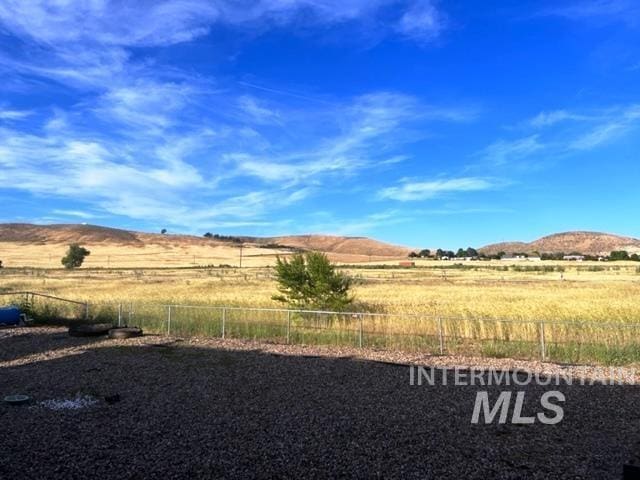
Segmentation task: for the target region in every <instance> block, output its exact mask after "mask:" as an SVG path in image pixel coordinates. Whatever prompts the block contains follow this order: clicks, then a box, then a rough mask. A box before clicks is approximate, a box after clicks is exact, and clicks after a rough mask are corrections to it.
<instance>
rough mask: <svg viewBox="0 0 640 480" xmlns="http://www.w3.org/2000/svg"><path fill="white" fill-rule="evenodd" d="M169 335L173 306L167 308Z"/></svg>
mask: <svg viewBox="0 0 640 480" xmlns="http://www.w3.org/2000/svg"><path fill="white" fill-rule="evenodd" d="M167 335H171V305H169V306H168V308H167Z"/></svg>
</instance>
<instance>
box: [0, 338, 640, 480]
mask: <svg viewBox="0 0 640 480" xmlns="http://www.w3.org/2000/svg"><path fill="white" fill-rule="evenodd" d="M401 357H402V356H401V355H400V354H384V353H380V352H374V351H361V350H349V349H330V348H312V347H300V346H297V347H294V346H292V347H287V346H274V345H261V344H256V343H251V342H239V341H232V340H229V341H216V340H208V341H197V340H192V341H177V340H176V339H170V338H166V337H153V336H145V337H142V338H138V339H131V340H91V339H78V338H70V337H68V336H67V335H66V333H65V331H64V330H61V329H55V328H29V329H12V330H0V396H2V397H4V396H5V395H9V394H13V393H24V394H27V395H30V396H31V397H32V401H31V403H30V404H29V405H24V406H9V405H7V404H4V403H2V404H0V449H1V451H0V478H2V479H5V478H6V479H9V478H30V479H65V480H67V479H86V478H100V479H140V478H158V479H163V480H166V479H174V478H176V479H178V478H185V479H194V478H265V479H266V478H337V477H349V478H376V477H378V478H438V479H440V478H452V479H474V478H483V479H491V478H513V479H515V478H571V479H577V478H585V479H586V478H589V479H591V478H621V473H622V465H623V464H624V463H625V462H627V461H628V460H629V459H631V458H633V454H634V452H636V451H638V441H639V440H640V428H639V426H640V408H638V406H639V405H640V387H639V386H633V385H625V386H621V385H615V386H611V385H575V384H574V385H572V386H568V385H564V384H563V385H561V386H559V387H557V386H539V385H526V386H499V387H498V386H495V385H494V386H486V387H479V386H477V385H476V386H452V385H451V383H453V373H449V374H447V379H448V380H449V382H448V383H449V385H446V386H444V385H442V382H441V381H440V382H437V383H436V385H434V386H427V385H422V386H417V385H414V386H411V385H409V367H407V366H398V365H391V364H388V363H382V362H380V361H372V360H370V359H376V360H382V361H409V362H412V363H417V364H422V365H429V364H437V365H439V366H453V365H465V366H467V365H468V364H469V360H468V359H464V360H463V359H461V360H456V359H454V358H451V357H438V358H436V357H432V358H430V357H422V358H420V357H419V356H418V357H416V356H413V357H408V358H401ZM367 358H369V360H368V359H367ZM475 362H476V363H481V362H482V361H481V360H477V361H475ZM486 362H487V365H488V366H500V367H504V368H512V367H513V366H510V365H509V361H507V360H500V361H495V362H494V363H491V362H488V361H486ZM480 366H482V365H480ZM516 366H518V367H520V368H523V365H521V364H517V365H516ZM524 367H526V365H524ZM531 368H532V369H536V368H538V369H540V368H542V369H543V370H544V369H549V368H551V369H553V368H559V367H555V366H549V365H546V366H540V365H531ZM478 390H487V391H488V392H489V396H490V397H491V398H496V397H497V395H498V394H499V392H500V391H502V390H513V391H516V390H518V391H524V392H526V393H525V399H526V400H525V413H527V414H531V415H534V414H535V412H536V411H540V410H541V408H540V397H541V395H542V394H543V393H544V392H546V391H547V390H560V391H562V393H563V394H564V395H565V398H566V400H565V402H564V403H563V408H564V419H563V421H562V422H560V423H558V424H556V425H544V424H541V423H539V422H536V423H534V424H532V425H513V424H510V423H507V424H504V425H498V424H496V422H494V423H492V424H488V425H486V424H484V423H480V424H472V423H471V416H472V411H473V408H474V402H475V399H476V393H477V392H478ZM514 395H515V394H514ZM74 407H78V408H74Z"/></svg>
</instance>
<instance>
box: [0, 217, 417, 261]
mask: <svg viewBox="0 0 640 480" xmlns="http://www.w3.org/2000/svg"><path fill="white" fill-rule="evenodd" d="M233 239H239V240H241V241H242V242H244V243H248V244H254V245H256V246H262V245H274V244H275V245H279V246H282V247H290V248H296V249H304V250H318V251H322V252H326V253H336V254H348V255H362V256H367V255H369V256H371V255H373V256H388V257H401V256H405V255H407V254H408V253H409V252H410V251H411V250H410V249H409V248H407V247H403V246H398V245H392V244H389V243H385V242H381V241H378V240H374V239H371V238H367V237H347V236H337V235H315V234H314V235H311V234H309V235H287V236H276V237H251V236H228V237H226V239H225V238H224V237H223V238H218V239H216V238H206V237H199V236H195V235H183V234H170V233H167V234H160V233H146V232H136V231H132V230H123V229H118V228H112V227H103V226H100V225H88V224H50V225H36V224H29V223H4V224H0V243H2V242H11V243H17V244H24V245H47V244H56V245H57V244H60V245H66V244H69V243H81V244H86V245H96V244H97V245H114V246H131V247H143V246H145V245H165V246H172V247H187V246H216V245H230V244H233Z"/></svg>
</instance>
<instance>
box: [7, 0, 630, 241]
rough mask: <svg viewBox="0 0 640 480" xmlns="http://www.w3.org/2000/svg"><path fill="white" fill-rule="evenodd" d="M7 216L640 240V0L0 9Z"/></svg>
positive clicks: (17, 3)
mask: <svg viewBox="0 0 640 480" xmlns="http://www.w3.org/2000/svg"><path fill="white" fill-rule="evenodd" d="M0 78H1V79H2V81H1V82H0V180H1V182H0V220H1V221H19V222H39V223H79V222H87V223H95V224H102V225H109V226H116V227H123V228H130V229H138V230H147V231H157V230H159V229H161V228H167V229H168V230H169V231H170V232H186V233H196V234H202V233H204V232H206V231H211V232H217V233H226V234H228V233H235V234H250V235H277V234H302V233H330V234H340V235H343V234H344V235H366V236H372V237H376V238H379V239H382V240H386V241H390V242H395V243H401V244H406V245H411V246H421V247H422V246H424V247H438V246H442V247H448V248H455V247H458V246H467V245H473V246H481V245H484V244H487V243H491V242H495V241H502V240H516V239H517V240H533V239H535V238H537V237H539V236H542V235H545V234H548V233H553V232H557V231H564V230H576V229H580V230H599V231H609V232H613V233H620V234H625V235H631V236H636V237H640V223H638V221H637V215H638V207H639V204H640V202H639V200H640V195H639V194H638V178H639V175H638V174H639V173H640V167H639V166H638V163H639V162H638V160H639V153H638V152H640V137H639V136H638V132H639V131H640V128H639V127H640V95H639V94H640V2H637V1H636V0H595V1H588V0H587V1H566V2H560V1H552V2H547V3H545V2H541V1H532V2H526V1H500V2H498V1H487V2H478V1H472V0H469V1H456V2H453V1H452V2H445V1H439V2H437V1H429V0H403V1H394V0H342V1H338V0H318V1H312V0H261V1H255V2H248V1H236V2H231V1H204V0H173V1H169V0H164V1H161V0H157V1H153V2H152V1H140V2H125V1H107V0H93V1H90V0H86V1H82V2H81V1H73V0H57V1H53V0H51V1H48V2H46V1H37V0H31V1H22V0H4V1H3V2H2V3H0Z"/></svg>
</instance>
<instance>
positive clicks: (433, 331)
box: [1, 292, 640, 364]
mask: <svg viewBox="0 0 640 480" xmlns="http://www.w3.org/2000/svg"><path fill="white" fill-rule="evenodd" d="M1 295H5V296H7V295H9V296H11V295H12V296H14V297H23V298H26V299H27V300H28V304H29V302H30V307H31V308H32V309H33V310H34V312H37V310H38V308H41V309H43V314H41V315H39V318H40V319H41V320H43V321H46V319H47V315H49V316H51V317H53V318H60V317H65V316H66V317H67V318H68V319H69V320H70V321H89V322H112V323H114V324H117V325H121V326H122V325H136V326H139V327H141V328H143V329H145V331H147V332H149V333H156V334H162V335H174V336H185V337H188V336H204V337H218V338H222V339H230V338H238V339H252V340H263V341H270V342H278V343H286V344H294V343H299V344H323V345H337V346H351V347H360V348H366V347H369V348H380V349H388V350H392V349H397V350H411V351H420V352H425V353H429V354H435V355H437V354H440V355H445V354H464V355H479V356H505V357H513V358H528V359H540V360H542V361H549V360H551V361H562V362H572V363H573V362H576V363H577V362H591V363H593V362H596V363H605V364H622V363H630V362H638V361H640V323H623V322H620V323H613V322H601V323H600V322H593V321H588V322H587V321H573V322H569V321H547V320H535V319H534V320H518V319H494V318H456V317H449V316H443V315H437V314H431V315H429V314H414V313H408V314H400V313H395V314H385V313H370V312H332V311H322V310H304V309H280V308H260V307H237V306H219V305H182V304H175V303H171V304H165V303H148V302H108V303H91V304H90V303H89V302H81V301H78V300H70V299H64V298H60V297H56V296H53V295H48V294H43V293H36V292H5V293H2V294H1ZM35 299H37V302H35ZM34 303H37V304H36V305H34ZM52 304H56V305H62V306H64V308H61V312H59V314H53V315H52V312H54V313H56V312H55V308H54V307H55V305H52ZM69 306H71V308H69ZM36 317H37V316H36Z"/></svg>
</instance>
